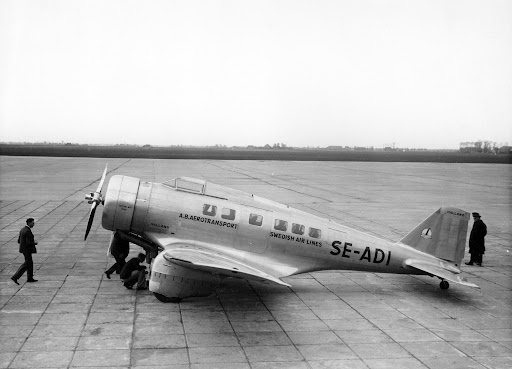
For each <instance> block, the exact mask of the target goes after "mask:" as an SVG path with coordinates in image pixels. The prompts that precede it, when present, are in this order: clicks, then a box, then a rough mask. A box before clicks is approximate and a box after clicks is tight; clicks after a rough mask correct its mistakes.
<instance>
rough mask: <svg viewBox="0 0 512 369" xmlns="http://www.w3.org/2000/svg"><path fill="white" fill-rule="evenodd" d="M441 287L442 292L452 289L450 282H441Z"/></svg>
mask: <svg viewBox="0 0 512 369" xmlns="http://www.w3.org/2000/svg"><path fill="white" fill-rule="evenodd" d="M439 287H441V289H442V290H447V289H448V287H450V283H448V281H444V280H443V281H441V283H439Z"/></svg>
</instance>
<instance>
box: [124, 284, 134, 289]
mask: <svg viewBox="0 0 512 369" xmlns="http://www.w3.org/2000/svg"><path fill="white" fill-rule="evenodd" d="M123 286H125V287H126V288H128V289H129V290H131V289H132V286H130V285H128V284H126V283H123Z"/></svg>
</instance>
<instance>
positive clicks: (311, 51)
mask: <svg viewBox="0 0 512 369" xmlns="http://www.w3.org/2000/svg"><path fill="white" fill-rule="evenodd" d="M511 66H512V1H509V0H503V1H492V0H485V1H474V0H458V1H450V0H440V1H433V0H428V1H415V0H404V1H384V0H381V1H379V0H375V1H364V0H353V1H346V0H332V1H329V0H312V1H300V0H289V1H280V0H271V1H263V0H255V1H253V0H247V1H244V0H233V1H214V0H213V1H191V0H187V1H169V0H161V1H155V0H145V1H126V0H122V1H121V0H119V1H108V0H101V1H92V0H87V1H85V0H84V1H73V0H62V1H42V0H41V1H21V0H12V1H10V0H0V141H3V142H7V141H17V142H19V141H29V142H38V141H51V142H62V141H63V142H75V143H115V144H118V143H135V144H153V145H179V144H183V145H215V144H224V145H228V146H232V145H264V144H266V143H268V144H271V145H272V144H273V143H285V144H287V145H288V146H322V147H323V146H328V145H342V146H345V145H348V146H374V147H382V146H383V145H385V144H391V143H395V145H396V146H400V147H417V148H458V147H459V143H460V142H461V141H477V140H489V141H495V142H498V143H503V142H509V143H510V144H512V67H511Z"/></svg>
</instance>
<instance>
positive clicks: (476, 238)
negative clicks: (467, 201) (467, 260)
mask: <svg viewBox="0 0 512 369" xmlns="http://www.w3.org/2000/svg"><path fill="white" fill-rule="evenodd" d="M486 234H487V226H486V225H485V223H484V222H483V221H482V219H478V220H475V223H474V224H473V229H471V234H470V235H469V253H470V254H484V253H485V241H484V237H485V235H486Z"/></svg>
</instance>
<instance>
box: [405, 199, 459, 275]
mask: <svg viewBox="0 0 512 369" xmlns="http://www.w3.org/2000/svg"><path fill="white" fill-rule="evenodd" d="M468 222H469V213H468V212H466V211H464V210H461V209H457V208H451V207H442V208H440V209H439V210H438V211H436V212H435V213H434V214H432V215H431V216H429V217H428V218H427V219H426V220H424V221H423V222H422V223H421V224H420V225H418V226H417V227H416V228H414V230H412V231H411V232H409V234H408V235H407V236H405V237H404V238H402V239H401V240H400V241H399V243H402V244H405V245H408V246H411V247H413V248H415V249H417V250H419V251H423V252H425V253H427V254H430V255H433V256H435V257H437V258H439V259H443V260H447V261H450V262H452V263H454V264H455V265H457V266H458V265H460V262H461V260H462V259H463V258H464V248H465V245H466V236H467V231H468Z"/></svg>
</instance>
